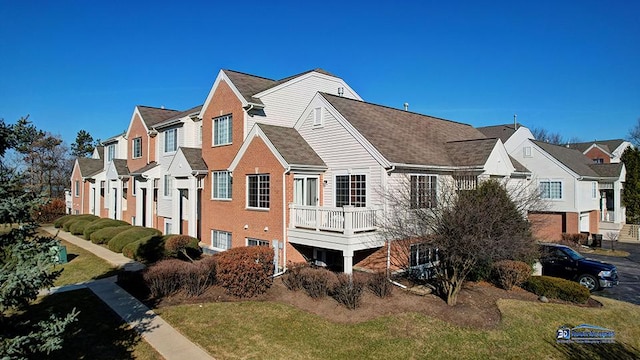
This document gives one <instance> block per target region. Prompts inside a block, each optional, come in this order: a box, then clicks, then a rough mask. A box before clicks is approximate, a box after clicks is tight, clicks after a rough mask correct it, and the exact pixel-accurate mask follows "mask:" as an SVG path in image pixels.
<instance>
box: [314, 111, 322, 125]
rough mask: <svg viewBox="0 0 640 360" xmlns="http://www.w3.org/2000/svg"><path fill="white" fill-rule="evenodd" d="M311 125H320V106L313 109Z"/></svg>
mask: <svg viewBox="0 0 640 360" xmlns="http://www.w3.org/2000/svg"><path fill="white" fill-rule="evenodd" d="M313 126H322V108H320V107H318V108H315V109H313Z"/></svg>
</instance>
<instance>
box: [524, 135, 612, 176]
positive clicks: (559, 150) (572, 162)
mask: <svg viewBox="0 0 640 360" xmlns="http://www.w3.org/2000/svg"><path fill="white" fill-rule="evenodd" d="M532 141H533V142H534V143H535V144H536V145H538V146H540V147H541V148H542V149H543V150H544V151H546V152H547V153H548V154H550V155H551V156H553V157H554V158H556V159H557V160H558V161H560V162H561V163H562V164H564V166H566V167H568V168H569V169H571V170H572V171H573V172H575V173H576V174H578V175H580V176H589V177H599V176H600V175H599V174H598V173H597V172H596V171H595V170H593V169H592V168H591V167H590V165H592V164H593V160H591V159H589V158H588V157H586V156H585V155H584V154H583V153H582V152H580V151H578V150H576V149H571V148H568V147H566V146H560V145H553V144H549V143H546V142H542V141H537V140H532Z"/></svg>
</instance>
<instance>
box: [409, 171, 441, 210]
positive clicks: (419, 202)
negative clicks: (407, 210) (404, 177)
mask: <svg viewBox="0 0 640 360" xmlns="http://www.w3.org/2000/svg"><path fill="white" fill-rule="evenodd" d="M437 181H438V177H437V176H435V175H411V200H410V201H411V202H410V207H411V209H433V208H435V207H436V206H437V193H438V192H437V190H438V189H437Z"/></svg>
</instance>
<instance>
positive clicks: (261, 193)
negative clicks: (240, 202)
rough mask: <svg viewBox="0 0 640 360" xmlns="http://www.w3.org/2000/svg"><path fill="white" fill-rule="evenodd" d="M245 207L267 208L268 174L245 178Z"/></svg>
mask: <svg viewBox="0 0 640 360" xmlns="http://www.w3.org/2000/svg"><path fill="white" fill-rule="evenodd" d="M247 189H248V198H247V205H248V206H247V207H250V208H259V209H268V208H269V195H270V194H269V174H262V175H248V176H247Z"/></svg>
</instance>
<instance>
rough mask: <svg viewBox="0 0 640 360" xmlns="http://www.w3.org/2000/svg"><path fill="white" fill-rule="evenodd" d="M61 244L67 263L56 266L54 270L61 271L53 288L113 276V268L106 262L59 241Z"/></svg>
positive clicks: (114, 271) (79, 248)
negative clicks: (65, 249) (65, 251)
mask: <svg viewBox="0 0 640 360" xmlns="http://www.w3.org/2000/svg"><path fill="white" fill-rule="evenodd" d="M61 243H62V245H64V246H66V247H67V259H68V260H69V262H68V263H66V264H61V265H57V266H56V269H59V268H62V269H63V270H62V274H60V277H58V279H56V282H55V286H62V285H69V284H75V283H79V282H84V281H88V280H91V279H98V278H102V277H106V276H109V275H115V273H116V270H115V268H114V267H113V266H111V264H109V263H108V262H107V261H105V260H103V259H101V258H99V257H97V256H95V255H93V254H92V253H91V252H89V251H87V250H84V249H83V248H81V247H78V246H75V245H73V244H71V243H68V242H66V241H61Z"/></svg>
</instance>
